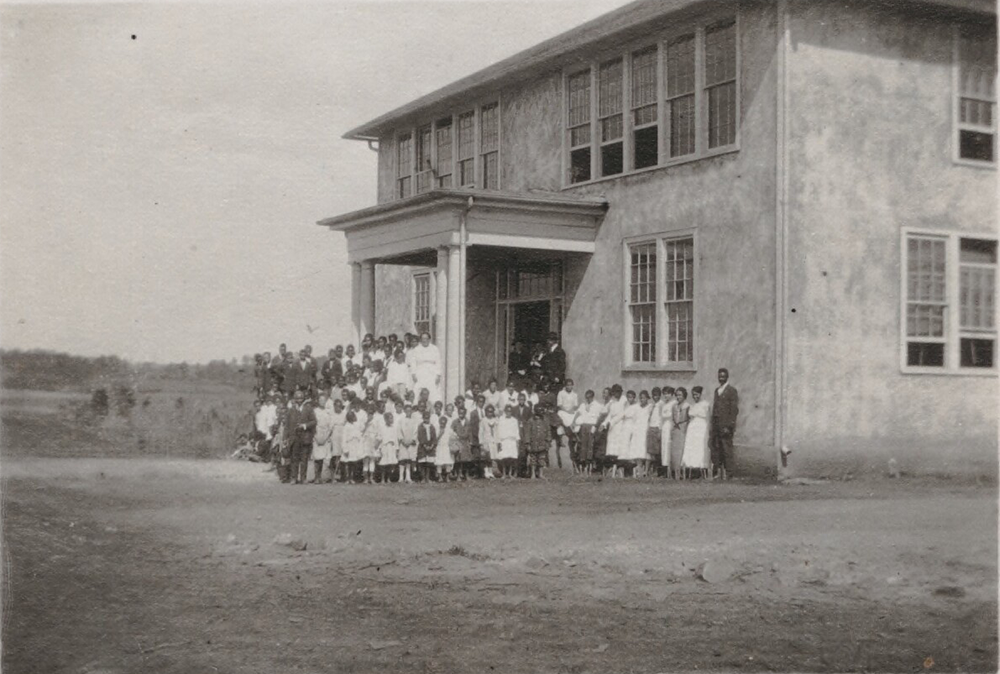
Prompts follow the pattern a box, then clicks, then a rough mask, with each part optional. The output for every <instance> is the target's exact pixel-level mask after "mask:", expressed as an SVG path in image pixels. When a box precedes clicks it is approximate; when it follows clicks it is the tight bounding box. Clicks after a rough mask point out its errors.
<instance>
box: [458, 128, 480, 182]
mask: <svg viewBox="0 0 1000 674" xmlns="http://www.w3.org/2000/svg"><path fill="white" fill-rule="evenodd" d="M475 184H476V112H475V110H470V111H469V112H466V113H465V114H462V115H459V117H458V186H459V187H472V186H474V185H475Z"/></svg>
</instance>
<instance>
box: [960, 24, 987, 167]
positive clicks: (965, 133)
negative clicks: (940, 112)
mask: <svg viewBox="0 0 1000 674" xmlns="http://www.w3.org/2000/svg"><path fill="white" fill-rule="evenodd" d="M996 49H997V43H996V35H995V34H994V32H993V31H992V30H984V29H973V28H972V27H963V28H962V29H960V30H959V31H958V49H957V51H958V86H957V87H956V95H957V97H958V100H957V106H958V119H957V120H956V121H957V134H958V137H957V141H956V142H957V149H958V157H959V158H960V159H968V160H973V161H981V162H991V163H992V162H995V161H996V119H995V118H996V104H997V96H996V77H997V59H996Z"/></svg>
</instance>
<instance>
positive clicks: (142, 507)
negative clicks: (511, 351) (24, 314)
mask: <svg viewBox="0 0 1000 674" xmlns="http://www.w3.org/2000/svg"><path fill="white" fill-rule="evenodd" d="M262 471H263V469H262V467H261V466H259V465H256V464H242V463H235V462H228V461H222V460H195V459H180V460H171V459H166V458H144V459H122V458H89V459H87V458H77V459H74V458H58V457H41V458H33V457H31V456H26V455H25V452H21V453H19V454H17V455H16V456H15V457H14V458H13V459H9V458H7V459H5V460H4V462H3V477H4V482H3V505H4V510H3V517H4V538H5V540H4V554H5V562H6V564H5V567H6V571H7V573H6V574H5V575H6V581H7V585H6V588H5V590H6V592H5V605H4V609H5V610H4V631H3V646H4V653H3V671H4V672H10V673H11V674H14V673H25V672H38V673H40V674H41V673H44V674H50V673H57V672H79V673H90V674H98V673H101V674H125V673H132V672H177V673H178V674H191V673H195V672H267V673H269V674H271V673H274V672H298V671H301V672H338V673H339V672H384V673H389V672H494V671H495V672H503V673H505V674H512V673H516V672H532V673H533V672H574V673H575V672H581V673H582V672H601V673H604V672H667V671H692V670H714V671H727V670H728V671H731V670H742V671H900V672H906V671H908V672H917V671H921V672H923V671H995V670H996V668H997V606H996V597H997V538H996V526H997V508H996V497H997V494H996V490H995V488H994V487H984V486H976V485H966V484H958V483H950V482H945V481H940V480H933V481H931V480H928V481H920V480H905V479H904V480H892V481H890V480H876V481H868V482H866V481H855V482H835V483H828V484H818V485H797V486H789V485H777V484H749V483H730V484H725V485H723V484H697V483H689V484H674V483H666V482H663V481H642V480H640V481H631V480H629V481H617V482H609V481H604V482H598V481H596V480H591V481H586V480H583V479H577V478H571V477H568V476H560V475H558V473H554V476H553V478H552V479H551V480H550V481H548V482H544V483H530V482H525V481H521V482H513V483H496V484H485V483H483V482H481V481H480V482H470V483H460V484H452V485H448V486H436V485H388V486H384V487H381V486H371V487H365V486H348V485H307V486H289V485H281V484H278V482H277V480H276V479H275V478H274V475H273V474H265V473H264V472H262ZM289 539H292V540H291V541H289ZM276 541H279V542H276ZM281 542H291V543H294V544H295V545H294V546H289V545H284V544H281ZM303 544H304V546H305V547H304V549H302V550H297V549H295V548H296V547H302V545H303ZM706 562H708V564H709V566H708V567H705V566H704V565H705V563H706ZM699 572H701V575H704V576H706V577H708V578H709V579H710V580H711V581H713V582H708V581H706V580H704V579H702V578H701V577H699Z"/></svg>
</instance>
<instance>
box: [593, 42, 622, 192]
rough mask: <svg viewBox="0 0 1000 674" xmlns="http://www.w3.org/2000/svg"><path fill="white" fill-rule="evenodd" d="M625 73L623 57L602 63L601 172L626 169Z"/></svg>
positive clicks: (599, 103)
mask: <svg viewBox="0 0 1000 674" xmlns="http://www.w3.org/2000/svg"><path fill="white" fill-rule="evenodd" d="M622 73H623V70H622V60H621V59H615V60H613V61H608V62H607V63H604V64H602V65H601V67H600V68H599V69H598V73H597V89H598V97H597V117H598V130H599V133H600V137H601V151H600V155H599V159H600V165H599V166H598V169H599V171H600V175H601V176H613V175H618V174H619V173H621V172H622V171H623V170H624V169H625V164H624V160H625V154H624V150H623V149H622V139H623V135H624V125H623V118H622Z"/></svg>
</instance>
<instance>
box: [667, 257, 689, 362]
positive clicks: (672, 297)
mask: <svg viewBox="0 0 1000 674" xmlns="http://www.w3.org/2000/svg"><path fill="white" fill-rule="evenodd" d="M663 248H664V250H663V252H664V255H663V259H664V269H663V290H664V292H663V298H664V305H665V306H664V311H665V313H666V322H667V353H666V360H667V362H669V363H690V362H692V361H693V360H694V239H673V240H668V241H665V242H664V244H663Z"/></svg>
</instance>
